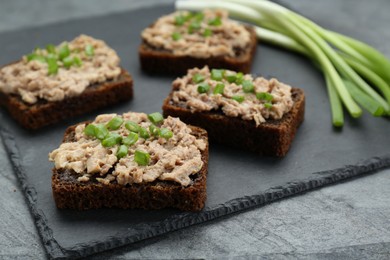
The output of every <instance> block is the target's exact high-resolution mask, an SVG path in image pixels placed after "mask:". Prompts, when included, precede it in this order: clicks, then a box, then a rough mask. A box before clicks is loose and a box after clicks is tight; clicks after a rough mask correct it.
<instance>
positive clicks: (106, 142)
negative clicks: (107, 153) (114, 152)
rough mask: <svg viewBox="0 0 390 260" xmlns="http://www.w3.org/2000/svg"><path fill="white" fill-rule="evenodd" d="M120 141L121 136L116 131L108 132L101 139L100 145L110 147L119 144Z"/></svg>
mask: <svg viewBox="0 0 390 260" xmlns="http://www.w3.org/2000/svg"><path fill="white" fill-rule="evenodd" d="M121 141H122V136H121V135H120V134H118V133H109V134H108V135H107V136H106V137H105V138H104V139H103V140H102V145H103V146H104V147H112V146H114V145H116V144H119V143H120V142H121Z"/></svg>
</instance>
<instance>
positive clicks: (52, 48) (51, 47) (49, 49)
mask: <svg viewBox="0 0 390 260" xmlns="http://www.w3.org/2000/svg"><path fill="white" fill-rule="evenodd" d="M46 50H47V52H48V53H53V54H55V53H56V46H54V45H53V44H48V45H46Z"/></svg>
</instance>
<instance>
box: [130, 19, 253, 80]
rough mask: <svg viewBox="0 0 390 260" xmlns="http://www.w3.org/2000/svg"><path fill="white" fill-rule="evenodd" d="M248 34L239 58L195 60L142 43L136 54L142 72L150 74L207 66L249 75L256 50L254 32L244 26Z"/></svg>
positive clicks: (174, 73)
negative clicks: (248, 39)
mask: <svg viewBox="0 0 390 260" xmlns="http://www.w3.org/2000/svg"><path fill="white" fill-rule="evenodd" d="M245 28H246V29H247V30H248V31H249V32H250V43H249V46H248V47H247V48H246V49H244V50H242V52H241V53H240V55H239V56H237V57H230V56H217V57H209V58H196V57H191V56H177V55H174V54H173V53H171V52H169V51H166V50H162V49H155V48H153V47H151V46H149V45H148V44H147V43H145V42H142V43H141V45H140V46H139V49H138V53H139V59H140V63H141V68H142V70H143V71H145V72H148V73H152V74H169V75H181V74H185V73H186V72H187V70H188V69H192V68H195V67H198V68H202V67H204V66H205V65H208V66H209V67H210V68H215V69H217V68H221V69H228V70H233V71H241V72H243V73H249V72H250V70H251V66H252V62H253V58H254V56H255V54H256V49H257V37H256V32H255V30H254V29H253V27H251V26H247V25H246V26H245Z"/></svg>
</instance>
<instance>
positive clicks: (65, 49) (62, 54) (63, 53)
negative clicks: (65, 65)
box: [58, 43, 70, 60]
mask: <svg viewBox="0 0 390 260" xmlns="http://www.w3.org/2000/svg"><path fill="white" fill-rule="evenodd" d="M69 55H70V49H69V46H68V44H67V43H65V44H63V45H62V46H61V47H60V49H59V50H58V58H59V59H60V60H63V59H65V58H66V57H68V56H69Z"/></svg>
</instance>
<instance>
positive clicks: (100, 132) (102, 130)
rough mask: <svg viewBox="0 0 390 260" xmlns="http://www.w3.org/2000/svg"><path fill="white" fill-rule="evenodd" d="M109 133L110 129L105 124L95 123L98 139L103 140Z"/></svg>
mask: <svg viewBox="0 0 390 260" xmlns="http://www.w3.org/2000/svg"><path fill="white" fill-rule="evenodd" d="M107 135H108V130H107V128H106V127H105V126H104V125H103V124H96V125H95V136H96V138H97V139H100V140H103V139H104V138H105V137H106V136H107Z"/></svg>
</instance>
